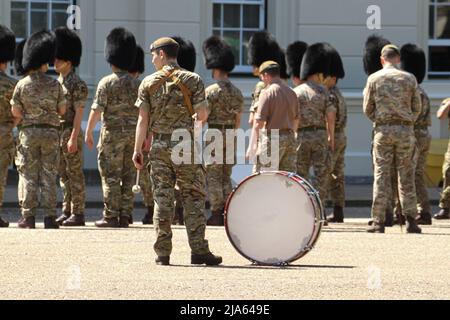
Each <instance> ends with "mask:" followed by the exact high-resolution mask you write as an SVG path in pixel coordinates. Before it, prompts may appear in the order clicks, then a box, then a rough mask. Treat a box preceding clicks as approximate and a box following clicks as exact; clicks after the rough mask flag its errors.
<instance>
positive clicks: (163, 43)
mask: <svg viewBox="0 0 450 320" xmlns="http://www.w3.org/2000/svg"><path fill="white" fill-rule="evenodd" d="M169 46H175V47H177V48H179V47H180V45H179V44H178V42H176V41H175V40H173V39H172V38H168V37H164V38H159V39H158V40H156V41H155V42H153V43H152V45H151V46H150V51H155V50H158V49H161V48H163V47H169Z"/></svg>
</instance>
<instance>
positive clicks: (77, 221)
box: [56, 214, 86, 227]
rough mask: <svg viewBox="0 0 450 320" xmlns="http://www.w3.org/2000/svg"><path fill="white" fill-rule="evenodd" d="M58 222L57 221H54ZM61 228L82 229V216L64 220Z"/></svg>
mask: <svg viewBox="0 0 450 320" xmlns="http://www.w3.org/2000/svg"><path fill="white" fill-rule="evenodd" d="M56 222H58V220H56ZM62 226H63V227H84V226H86V221H85V219H84V215H82V214H73V215H71V216H70V218H69V219H67V220H65V221H64V222H63V223H62Z"/></svg>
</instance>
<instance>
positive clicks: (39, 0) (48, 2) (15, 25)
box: [11, 0, 75, 42]
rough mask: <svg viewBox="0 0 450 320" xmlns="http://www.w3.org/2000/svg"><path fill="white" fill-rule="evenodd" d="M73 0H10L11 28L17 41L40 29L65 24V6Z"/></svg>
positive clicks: (72, 2) (50, 28)
mask: <svg viewBox="0 0 450 320" xmlns="http://www.w3.org/2000/svg"><path fill="white" fill-rule="evenodd" d="M72 4H75V1H73V0H12V1H11V28H12V30H13V31H14V33H15V34H16V37H17V41H19V42H20V41H22V40H23V39H24V38H28V37H29V36H30V35H32V34H33V33H35V32H37V31H40V30H42V29H48V30H52V29H54V28H57V27H60V26H65V25H66V22H67V17H68V15H67V8H68V6H70V5H72Z"/></svg>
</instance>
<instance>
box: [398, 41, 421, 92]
mask: <svg viewBox="0 0 450 320" xmlns="http://www.w3.org/2000/svg"><path fill="white" fill-rule="evenodd" d="M400 54H401V60H402V69H403V70H405V71H406V72H409V73H412V74H413V75H414V76H415V77H416V78H417V82H418V83H419V84H420V83H422V82H423V80H424V79H425V75H426V74H427V58H426V56H425V52H424V51H423V50H422V49H421V48H419V47H418V46H416V45H415V44H411V43H408V44H405V45H404V46H403V47H402V49H401V50H400Z"/></svg>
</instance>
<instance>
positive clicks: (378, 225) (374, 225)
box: [367, 221, 385, 233]
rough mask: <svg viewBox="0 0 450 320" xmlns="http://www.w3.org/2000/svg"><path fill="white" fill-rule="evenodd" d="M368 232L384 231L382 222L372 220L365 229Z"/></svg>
mask: <svg viewBox="0 0 450 320" xmlns="http://www.w3.org/2000/svg"><path fill="white" fill-rule="evenodd" d="M367 232H368V233H385V225H384V223H378V222H376V221H372V225H371V226H370V227H369V229H367Z"/></svg>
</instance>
